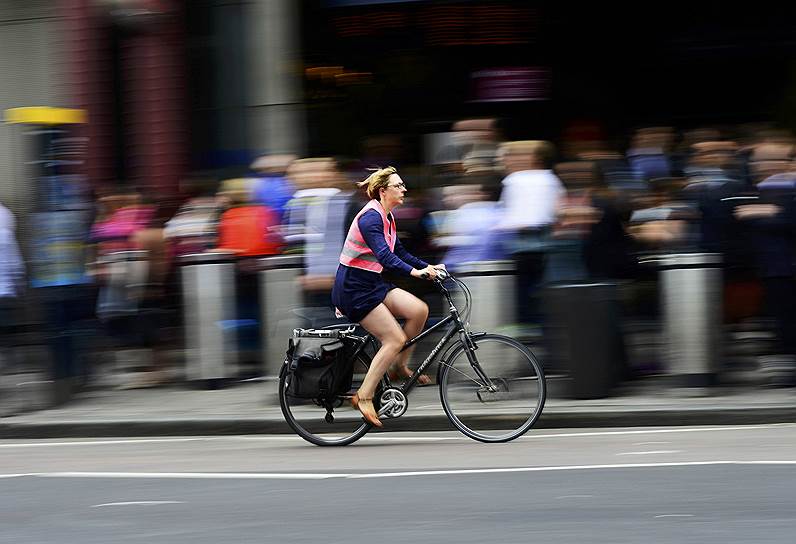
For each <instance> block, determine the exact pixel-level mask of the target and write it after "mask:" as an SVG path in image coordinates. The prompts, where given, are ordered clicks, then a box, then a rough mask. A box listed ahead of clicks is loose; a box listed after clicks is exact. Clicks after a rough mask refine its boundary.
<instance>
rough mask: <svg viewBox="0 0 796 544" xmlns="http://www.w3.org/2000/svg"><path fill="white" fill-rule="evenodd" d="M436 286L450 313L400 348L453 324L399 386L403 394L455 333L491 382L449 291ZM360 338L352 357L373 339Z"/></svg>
mask: <svg viewBox="0 0 796 544" xmlns="http://www.w3.org/2000/svg"><path fill="white" fill-rule="evenodd" d="M438 287H439V289H440V291H441V292H442V294H443V295H444V296H445V299H446V300H447V301H448V311H449V312H450V314H449V315H447V316H446V317H444V318H442V320H440V321H439V322H438V323H436V324H434V325H432V326H431V327H429V328H427V329H425V330H423V331H422V332H421V333H420V334H418V335H417V336H415V337H414V338H411V339H409V340H407V341H406V343H405V344H404V346H403V347H402V348H401V352H403V351H404V350H406V349H409V348H410V347H412V346H414V345H415V344H417V343H418V342H419V341H421V340H422V339H423V338H425V337H426V336H428V335H429V334H431V333H432V332H434V331H436V330H438V329H440V328H442V327H444V326H445V325H447V324H448V323H451V322H453V323H454V324H455V326H454V327H453V328H451V330H449V331H448V332H446V333H445V335H444V336H443V337H442V338H441V339H440V340H439V342H437V345H436V346H434V349H432V350H431V353H429V354H428V357H426V359H425V360H424V361H423V363H422V364H421V365H420V366H419V367H417V369H416V370H415V371H414V373H413V374H412V376H411V377H410V378H409V379H408V380H407V381H406V382H405V383H404V384H403V385H402V386H401V391H402V392H403V393H404V394H408V393H409V391H411V390H412V388H413V387H414V386H415V384H416V383H417V380H418V379H419V378H420V375H421V374H422V373H423V372H424V371H425V370H426V368H428V366H429V365H430V364H431V363H432V362H433V361H434V359H435V358H436V357H437V355H439V352H440V350H442V348H443V346H445V344H447V343H448V342H449V341H450V339H451V338H453V337H454V336H455V335H456V334H457V333H458V334H459V335H460V336H461V340H462V344H464V347H465V351H466V353H467V359H468V360H469V361H470V364H471V365H472V366H473V369H474V370H475V372H476V373H477V374H478V376H479V377H480V378H481V379H482V380H484V382H485V383H487V384H491V380H490V379H489V378H488V377H487V376H486V375H485V374H484V373H483V372H482V370H481V368H480V366H479V365H478V362H477V361H476V359H475V356H474V354H473V352H474V351H475V350H476V349H478V347H477V346H476V345H475V343H474V342H473V341H472V339H471V338H470V335H468V334H467V329H466V328H465V326H464V323H463V322H462V320H461V317H460V316H459V310H458V309H456V306H455V305H454V304H453V300H451V296H450V292H448V290H447V289H446V288H445V286H443V285H442V284H438ZM480 334H483V333H480ZM476 336H477V335H476ZM360 338H361V339H362V343H361V344H360V345H359V347H358V348H357V349H356V351H355V352H354V354H353V355H352V357H356V356H357V355H358V354H359V353H360V352H361V351H363V350H364V348H365V346H366V345H367V344H368V342H373V340H374V339H373V335H371V334H370V333H368V334H367V335H365V336H363V337H360Z"/></svg>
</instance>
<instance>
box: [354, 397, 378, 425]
mask: <svg viewBox="0 0 796 544" xmlns="http://www.w3.org/2000/svg"><path fill="white" fill-rule="evenodd" d="M351 406H353V407H354V408H356V409H357V410H359V411H360V412H361V413H362V417H363V418H364V419H365V421H367V422H368V423H370V424H371V425H373V426H374V427H382V426H383V424H382V422H381V421H379V416H378V415H377V414H376V409H375V408H374V407H373V397H370V398H367V399H366V398H363V397H360V396H359V393H354V396H353V397H351ZM368 407H369V408H370V409H369V410H368V409H367V408H368ZM362 408H366V409H365V410H363V409H362Z"/></svg>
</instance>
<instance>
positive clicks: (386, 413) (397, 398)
mask: <svg viewBox="0 0 796 544" xmlns="http://www.w3.org/2000/svg"><path fill="white" fill-rule="evenodd" d="M379 406H380V407H379V417H386V418H396V417H401V416H402V415H404V413H406V409H407V408H409V401H408V400H407V398H406V395H404V392H403V391H401V390H400V389H398V388H397V387H388V388H386V389H385V390H384V391H382V392H381V396H380V397H379Z"/></svg>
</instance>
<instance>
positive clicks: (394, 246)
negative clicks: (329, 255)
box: [340, 200, 428, 275]
mask: <svg viewBox="0 0 796 544" xmlns="http://www.w3.org/2000/svg"><path fill="white" fill-rule="evenodd" d="M340 264H342V265H345V266H348V267H351V268H359V269H362V270H367V271H370V272H377V273H380V272H381V271H382V270H384V268H385V267H386V268H387V269H392V270H398V271H401V272H403V273H405V274H407V275H408V274H409V273H410V272H411V271H412V268H418V269H421V268H425V267H427V266H428V264H427V263H426V262H424V261H422V260H420V259H418V258H417V257H415V256H414V255H412V254H411V253H409V252H408V251H406V249H404V247H403V245H402V244H401V241H400V240H398V235H397V231H396V224H395V218H394V217H393V215H392V214H391V213H387V212H386V211H385V209H384V208H383V207H382V205H381V203H380V202H379V201H378V200H371V201H370V202H368V203H367V204H366V205H365V207H363V208H362V210H360V212H359V213H358V214H357V215H356V217H355V218H354V221H352V222H351V227H350V228H349V229H348V236H346V240H345V243H344V244H343V251H342V252H341V253H340Z"/></svg>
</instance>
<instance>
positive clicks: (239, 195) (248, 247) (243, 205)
mask: <svg viewBox="0 0 796 544" xmlns="http://www.w3.org/2000/svg"><path fill="white" fill-rule="evenodd" d="M222 193H223V195H224V198H225V199H226V200H227V202H228V203H229V209H227V210H226V211H225V212H224V213H222V214H221V217H220V218H219V223H218V246H217V249H221V250H225V251H229V252H231V253H234V254H235V255H237V256H239V257H254V256H263V255H277V254H278V253H280V252H281V249H282V240H281V236H280V235H279V231H278V226H279V220H278V219H277V215H276V213H274V212H273V210H271V209H270V208H269V207H268V206H264V205H262V204H259V203H255V202H252V180H251V179H248V178H236V179H230V180H226V181H225V182H224V184H223V186H222Z"/></svg>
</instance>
